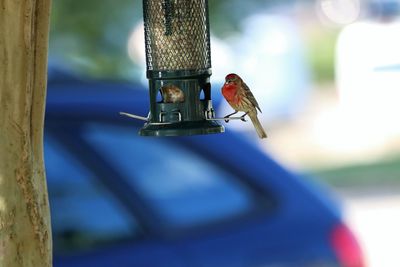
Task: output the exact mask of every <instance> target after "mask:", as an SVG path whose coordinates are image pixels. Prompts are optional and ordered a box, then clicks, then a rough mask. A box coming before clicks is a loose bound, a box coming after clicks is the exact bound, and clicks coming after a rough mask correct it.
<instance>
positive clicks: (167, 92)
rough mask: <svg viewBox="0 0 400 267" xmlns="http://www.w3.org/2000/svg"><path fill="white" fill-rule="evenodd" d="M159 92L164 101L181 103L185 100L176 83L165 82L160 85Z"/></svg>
mask: <svg viewBox="0 0 400 267" xmlns="http://www.w3.org/2000/svg"><path fill="white" fill-rule="evenodd" d="M161 94H162V97H163V102H164V103H182V102H185V94H184V93H183V91H182V90H181V89H180V88H179V87H178V86H176V85H173V84H167V85H164V86H163V87H161Z"/></svg>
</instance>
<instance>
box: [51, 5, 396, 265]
mask: <svg viewBox="0 0 400 267" xmlns="http://www.w3.org/2000/svg"><path fill="white" fill-rule="evenodd" d="M209 10H210V24H211V25H210V28H211V55H212V70H213V75H212V77H211V82H212V84H213V88H212V89H213V95H218V94H219V92H220V91H219V90H220V87H221V84H222V83H223V80H224V77H225V75H226V74H227V73H230V72H235V73H238V74H240V75H241V76H242V78H243V79H244V80H245V81H246V83H247V84H248V85H249V87H250V88H251V89H252V91H253V93H254V95H255V96H256V98H257V100H258V102H259V104H260V107H261V109H262V111H263V113H262V114H260V118H261V119H262V121H263V125H264V126H265V128H266V130H267V132H268V136H269V138H268V139H267V140H265V141H264V140H263V141H258V140H257V139H256V137H255V135H254V133H253V129H252V126H251V124H250V123H246V124H245V123H243V122H234V121H232V122H230V123H229V124H226V125H225V126H226V127H227V128H229V129H233V130H235V131H238V132H241V133H242V134H243V135H244V136H246V137H248V138H249V140H252V142H255V143H257V145H258V146H259V147H261V148H262V149H263V150H264V151H266V152H267V153H268V154H269V155H271V156H272V157H273V158H274V159H276V160H277V161H278V162H280V163H281V164H283V165H284V166H286V167H288V168H289V169H291V170H295V171H296V172H299V173H304V174H307V177H311V178H307V179H312V180H317V181H318V182H322V183H325V184H326V185H328V186H329V187H330V188H331V189H332V190H333V191H334V192H335V193H336V194H337V195H338V196H339V197H340V199H341V201H342V202H343V204H344V209H345V218H346V220H347V221H348V223H349V224H350V225H351V226H352V228H353V230H354V231H355V233H356V235H357V237H358V239H359V241H360V243H361V246H362V248H363V250H364V253H365V257H366V261H367V262H368V264H369V265H368V266H375V267H398V266H400V255H399V253H398V248H399V247H400V229H399V226H400V194H399V193H400V123H399V119H398V117H399V115H400V104H399V102H400V52H399V48H400V22H399V21H398V15H399V12H400V2H399V1H397V0H285V1H284V0H280V1H277V0H275V1H265V0H248V1H241V0H229V1H228V0H224V1H223V0H218V1H217V0H210V1H209ZM49 58H50V66H58V67H62V68H63V69H66V70H67V71H68V72H70V73H73V74H74V75H76V76H78V77H86V78H94V79H106V80H113V81H128V82H132V83H141V84H142V85H143V86H142V87H143V88H146V86H147V80H146V78H145V55H144V34H143V23H142V2H141V1H139V0H119V1H118V3H117V2H116V1H113V0H103V1H101V2H99V1H97V0H85V1H67V0H54V1H53V10H52V21H51V35H50V51H49ZM230 112H231V109H230V107H229V106H227V105H226V104H225V103H224V102H221V104H220V105H219V106H218V107H217V115H218V116H219V117H223V116H225V115H226V114H228V113H230ZM308 175H309V176H308Z"/></svg>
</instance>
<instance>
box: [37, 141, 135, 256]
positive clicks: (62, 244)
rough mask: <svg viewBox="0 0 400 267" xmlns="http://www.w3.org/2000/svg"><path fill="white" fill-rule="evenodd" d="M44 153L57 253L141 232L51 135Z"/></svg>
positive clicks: (116, 203) (85, 169) (106, 191)
mask: <svg viewBox="0 0 400 267" xmlns="http://www.w3.org/2000/svg"><path fill="white" fill-rule="evenodd" d="M44 152H45V163H46V172H47V180H48V190H49V198H50V209H51V219H52V228H53V239H54V242H53V243H54V248H55V251H56V253H57V252H68V251H71V250H75V249H90V248H94V247H98V246H101V245H104V244H109V243H113V242H115V241H117V240H121V239H125V238H129V237H132V236H135V235H137V234H138V233H139V227H138V224H137V223H136V220H135V219H134V218H133V217H132V215H131V214H129V213H128V212H127V210H125V208H124V207H123V206H122V205H121V203H120V202H118V201H117V200H116V199H115V197H114V196H113V195H112V194H111V193H110V192H109V191H108V190H107V189H106V188H105V187H104V186H103V185H102V184H101V182H100V181H99V180H98V179H96V177H94V176H93V174H92V173H91V172H90V171H89V170H88V169H87V168H86V167H85V166H84V165H82V164H81V163H80V162H79V161H78V160H77V158H76V156H74V155H72V154H70V153H68V151H66V150H65V148H64V147H63V146H62V145H60V144H59V143H58V142H57V141H56V139H55V138H53V137H52V136H49V135H48V134H47V135H46V138H45V149H44Z"/></svg>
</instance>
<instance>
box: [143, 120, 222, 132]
mask: <svg viewBox="0 0 400 267" xmlns="http://www.w3.org/2000/svg"><path fill="white" fill-rule="evenodd" d="M224 131H225V128H224V126H222V125H219V124H218V123H217V122H215V121H206V120H204V121H186V122H185V121H183V122H179V123H172V124H164V125H157V124H151V123H147V124H145V125H144V126H143V128H142V129H140V131H139V134H140V135H141V136H183V135H197V134H216V133H223V132H224Z"/></svg>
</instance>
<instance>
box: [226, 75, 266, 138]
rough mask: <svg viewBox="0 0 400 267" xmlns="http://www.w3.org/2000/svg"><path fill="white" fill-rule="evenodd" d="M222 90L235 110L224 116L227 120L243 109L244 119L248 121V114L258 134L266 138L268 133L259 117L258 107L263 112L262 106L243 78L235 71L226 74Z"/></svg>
mask: <svg viewBox="0 0 400 267" xmlns="http://www.w3.org/2000/svg"><path fill="white" fill-rule="evenodd" d="M221 92H222V95H223V96H224V98H225V99H226V101H227V102H228V103H229V105H230V106H231V107H232V108H233V109H234V110H235V112H233V113H231V114H229V115H227V116H225V117H224V118H225V119H226V120H225V121H228V118H229V117H230V116H232V115H233V114H236V113H238V112H239V111H242V112H244V115H242V116H241V118H242V120H243V121H246V120H245V116H246V115H248V116H249V117H250V120H251V122H252V123H253V125H254V128H255V129H256V132H257V134H258V136H259V137H260V138H261V139H263V138H266V137H267V134H266V133H265V130H264V128H263V127H262V126H261V123H260V121H259V120H258V117H257V109H258V110H259V111H260V112H261V109H260V106H259V105H258V103H257V100H256V99H255V98H254V95H253V93H252V92H251V91H250V88H249V87H248V86H247V85H246V83H245V82H244V81H243V80H242V78H240V76H239V75H237V74H235V73H230V74H228V75H226V77H225V83H224V85H223V86H222V88H221Z"/></svg>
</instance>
